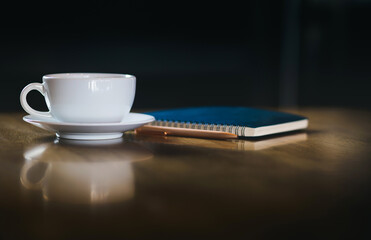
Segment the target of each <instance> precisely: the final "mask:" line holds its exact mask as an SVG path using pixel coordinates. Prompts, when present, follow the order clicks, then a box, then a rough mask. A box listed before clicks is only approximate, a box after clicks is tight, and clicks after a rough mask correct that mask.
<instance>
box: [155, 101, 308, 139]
mask: <svg viewBox="0 0 371 240" xmlns="http://www.w3.org/2000/svg"><path fill="white" fill-rule="evenodd" d="M148 114H150V115H152V116H154V117H155V118H156V121H155V122H153V123H152V124H151V125H153V126H164V127H176V128H191V129H200V130H210V131H223V132H229V133H234V134H236V135H238V136H263V135H268V134H273V133H280V132H287V131H292V130H298V129H303V128H306V127H307V125H308V120H307V118H305V117H303V116H299V115H295V114H290V113H284V112H277V111H271V110H264V109H258V108H249V107H226V106H223V107H221V106H212V107H191V108H180V109H170V110H163V111H156V112H149V113H148Z"/></svg>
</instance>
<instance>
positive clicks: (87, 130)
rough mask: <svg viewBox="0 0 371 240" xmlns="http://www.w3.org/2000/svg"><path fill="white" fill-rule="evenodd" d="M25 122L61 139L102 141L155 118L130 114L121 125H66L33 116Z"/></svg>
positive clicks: (25, 119)
mask: <svg viewBox="0 0 371 240" xmlns="http://www.w3.org/2000/svg"><path fill="white" fill-rule="evenodd" d="M23 120H24V121H26V122H28V123H30V124H32V125H34V126H36V127H39V128H42V129H45V130H48V131H51V132H55V133H56V135H57V137H60V138H67V139H77V140H101V139H113V138H119V137H121V136H122V134H123V132H125V131H129V130H133V129H136V128H138V127H141V126H143V125H144V124H147V123H150V122H153V121H154V120H155V118H154V117H153V116H151V115H147V114H141V113H129V115H128V116H126V117H125V119H124V120H123V121H122V122H119V123H66V122H61V121H58V120H56V119H54V118H41V117H35V116H32V115H27V116H24V117H23Z"/></svg>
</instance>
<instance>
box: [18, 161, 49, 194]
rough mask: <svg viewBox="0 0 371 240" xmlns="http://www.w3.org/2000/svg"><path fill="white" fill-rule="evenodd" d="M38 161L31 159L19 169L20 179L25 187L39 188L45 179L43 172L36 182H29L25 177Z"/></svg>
mask: <svg viewBox="0 0 371 240" xmlns="http://www.w3.org/2000/svg"><path fill="white" fill-rule="evenodd" d="M37 162H38V161H31V162H28V163H26V164H25V165H23V167H22V169H21V174H20V180H21V183H22V185H23V186H24V187H25V188H27V189H41V188H42V184H43V182H44V180H45V173H44V176H43V177H42V178H41V179H40V180H39V181H38V182H35V183H33V182H30V181H29V180H28V178H27V173H28V171H29V170H30V168H32V167H33V166H34V165H35V164H37Z"/></svg>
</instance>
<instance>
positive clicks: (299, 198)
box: [0, 108, 371, 239]
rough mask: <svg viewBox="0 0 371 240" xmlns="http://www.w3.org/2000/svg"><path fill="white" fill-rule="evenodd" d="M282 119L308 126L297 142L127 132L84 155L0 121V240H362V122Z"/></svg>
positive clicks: (319, 114) (350, 112) (316, 116)
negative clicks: (282, 238)
mask: <svg viewBox="0 0 371 240" xmlns="http://www.w3.org/2000/svg"><path fill="white" fill-rule="evenodd" d="M276 110H277V109H276ZM281 110H282V109H281ZM283 110H284V111H287V112H291V113H296V114H301V115H304V116H307V117H308V118H309V128H308V130H306V131H300V132H292V133H287V134H281V135H275V136H271V137H263V138H257V139H249V138H245V139H229V140H212V139H197V138H184V137H172V136H151V135H136V134H135V133H134V132H128V133H126V134H125V135H124V138H123V139H121V140H116V141H111V142H105V143H104V142H94V143H89V144H88V143H84V142H76V141H66V140H58V139H56V138H55V136H54V134H53V133H49V132H46V131H44V130H41V129H38V128H36V127H34V126H31V125H29V124H27V123H25V122H23V121H22V116H23V115H24V114H23V113H2V114H0V237H2V238H3V239H14V238H19V239H33V238H35V239H66V238H71V237H72V238H73V239H89V238H104V239H123V238H126V239H153V238H163V239H179V238H181V239H195V238H196V239H208V238H212V239H218V238H222V239H241V238H243V239H246V238H259V239H261V238H271V237H277V236H279V235H281V236H287V237H293V238H301V237H303V236H306V237H308V238H323V237H324V238H343V237H352V238H359V237H361V236H362V234H364V233H366V232H367V231H368V230H367V228H368V226H369V224H368V223H370V222H369V220H370V218H369V216H370V211H368V210H367V209H368V206H369V203H370V200H371V198H370V190H369V189H370V186H371V178H370V176H371V175H370V169H371V159H370V156H371V146H370V140H371V135H370V133H371V113H370V111H366V110H357V109H333V108H306V109H297V110H295V109H283ZM116 164H117V168H116V169H117V170H120V169H122V174H126V175H127V178H125V179H127V180H122V179H124V178H121V177H122V176H121V175H120V174H119V173H118V172H119V171H114V170H112V169H115V168H111V167H109V166H116ZM96 166H102V167H99V168H97V167H96ZM64 169H73V170H71V171H66V170H64ZM99 169H101V171H99ZM109 169H111V170H109ZM110 171H112V172H110ZM22 174H23V175H24V176H23V177H26V178H27V181H29V185H27V184H24V183H22V181H21V178H22ZM105 174H106V175H105ZM115 174H119V175H117V179H121V180H120V181H123V182H121V183H122V185H114V184H115V181H111V180H112V179H115V176H116V175H115ZM125 181H128V182H127V184H126V185H125V184H124V182H125ZM129 183H130V184H129ZM32 186H34V187H32ZM120 186H121V187H120ZM124 187H126V188H127V189H129V190H130V191H129V190H127V191H126V193H130V194H127V195H126V197H124V195H123V193H125V192H123V191H122V188H124ZM72 200H73V201H72ZM112 200H115V201H112Z"/></svg>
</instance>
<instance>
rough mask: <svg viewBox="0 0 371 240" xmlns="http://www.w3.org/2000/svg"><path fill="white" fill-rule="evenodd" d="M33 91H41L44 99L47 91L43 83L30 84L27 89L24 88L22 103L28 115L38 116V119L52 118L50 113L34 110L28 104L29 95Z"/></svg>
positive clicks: (21, 97)
mask: <svg viewBox="0 0 371 240" xmlns="http://www.w3.org/2000/svg"><path fill="white" fill-rule="evenodd" d="M32 90H37V91H39V92H40V93H41V94H42V95H43V96H44V97H45V89H44V85H43V84H41V83H30V84H28V85H27V86H26V87H25V88H23V90H22V92H21V96H20V101H21V105H22V107H23V109H24V110H25V111H26V112H27V113H28V114H31V115H33V116H38V117H52V116H51V114H50V112H41V111H37V110H35V109H33V108H31V107H30V105H28V103H27V94H28V93H29V92H30V91H32Z"/></svg>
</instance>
